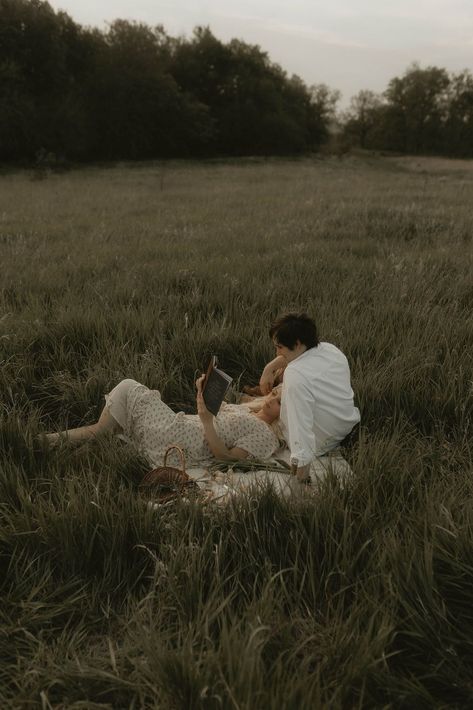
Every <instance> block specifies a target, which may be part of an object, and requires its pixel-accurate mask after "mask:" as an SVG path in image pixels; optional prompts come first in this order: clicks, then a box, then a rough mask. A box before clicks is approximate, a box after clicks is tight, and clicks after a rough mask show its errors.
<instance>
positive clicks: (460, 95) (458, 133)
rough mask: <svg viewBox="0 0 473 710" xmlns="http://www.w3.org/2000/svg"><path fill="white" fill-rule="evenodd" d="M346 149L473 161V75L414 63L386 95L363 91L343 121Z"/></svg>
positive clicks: (393, 82)
mask: <svg viewBox="0 0 473 710" xmlns="http://www.w3.org/2000/svg"><path fill="white" fill-rule="evenodd" d="M342 124H343V138H344V140H345V143H346V144H347V145H358V146H360V147H361V148H367V149H376V150H391V151H396V152H399V153H410V154H424V155H429V154H430V155H446V156H452V157H464V158H471V157H473V76H472V74H471V73H470V72H469V71H467V70H465V71H463V72H460V73H458V74H452V73H448V72H447V71H446V70H445V69H439V68H438V67H428V68H426V69H421V68H420V67H419V66H418V65H417V64H413V65H412V66H411V67H409V68H408V69H407V71H406V72H405V74H404V75H403V76H402V77H396V78H394V79H392V80H391V81H390V82H389V85H388V88H387V89H386V91H385V92H384V93H383V94H375V93H373V92H372V91H360V93H359V94H357V96H355V97H353V98H352V100H351V105H350V109H349V110H348V111H347V112H346V114H345V115H344V116H343V117H342Z"/></svg>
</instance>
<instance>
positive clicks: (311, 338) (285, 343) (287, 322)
mask: <svg viewBox="0 0 473 710" xmlns="http://www.w3.org/2000/svg"><path fill="white" fill-rule="evenodd" d="M269 336H270V338H271V339H272V341H273V343H274V345H275V348H276V352H277V353H278V355H283V357H284V358H285V359H286V360H287V362H291V361H292V360H294V359H295V358H296V357H299V355H302V353H303V352H305V351H306V350H309V348H314V347H316V346H317V345H318V344H319V338H318V335H317V326H316V325H315V323H314V321H313V320H312V318H309V316H308V315H307V314H306V313H285V314H284V315H282V316H280V317H279V318H277V319H276V320H275V321H274V322H273V323H272V324H271V327H270V329H269Z"/></svg>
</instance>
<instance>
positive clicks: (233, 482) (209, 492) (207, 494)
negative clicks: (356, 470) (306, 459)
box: [187, 448, 351, 505]
mask: <svg viewBox="0 0 473 710" xmlns="http://www.w3.org/2000/svg"><path fill="white" fill-rule="evenodd" d="M289 458H290V454H289V450H288V449H286V448H284V449H279V451H277V452H276V454H275V456H274V458H273V459H271V460H269V461H268V468H267V469H265V468H255V469H251V468H250V469H249V470H248V469H247V470H243V469H242V468H241V465H240V468H238V462H237V463H235V464H232V465H231V466H229V467H228V468H225V469H224V470H215V468H214V467H212V466H209V467H205V466H201V467H193V468H188V469H187V473H188V474H189V476H190V477H191V478H192V479H193V480H194V481H195V482H196V483H197V485H198V486H199V488H200V489H201V492H202V494H203V497H204V499H205V500H206V501H207V502H211V503H216V504H218V505H225V504H226V503H228V502H229V501H230V500H231V499H232V498H233V497H234V496H238V495H241V494H245V493H249V492H250V491H257V490H258V489H261V490H262V489H264V488H266V487H267V486H271V487H272V488H273V490H274V491H275V492H276V493H277V494H278V495H280V496H282V497H284V498H291V497H298V498H300V497H306V496H307V495H313V494H314V493H316V491H317V488H318V485H319V484H320V482H321V481H323V480H325V479H326V478H327V477H328V476H335V477H336V478H337V480H339V481H340V483H341V484H342V485H343V484H344V483H345V481H346V480H347V478H348V477H349V476H350V474H351V468H350V465H349V463H348V461H347V460H346V459H345V458H344V457H343V456H342V452H341V451H340V449H336V450H335V451H333V452H330V453H329V454H327V455H326V456H323V457H321V458H318V459H315V460H314V461H313V462H312V464H311V468H310V483H311V485H305V484H301V483H300V482H299V481H298V480H297V479H296V477H295V476H294V475H292V474H291V472H290V470H289V468H288V466H289ZM284 464H285V465H284ZM285 466H286V467H285Z"/></svg>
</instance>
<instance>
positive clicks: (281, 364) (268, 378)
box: [259, 355, 287, 394]
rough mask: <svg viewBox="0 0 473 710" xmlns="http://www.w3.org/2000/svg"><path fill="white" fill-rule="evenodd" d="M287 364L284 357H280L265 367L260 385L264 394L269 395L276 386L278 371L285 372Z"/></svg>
mask: <svg viewBox="0 0 473 710" xmlns="http://www.w3.org/2000/svg"><path fill="white" fill-rule="evenodd" d="M286 365H287V362H286V360H285V358H284V357H283V356H282V355H278V356H277V357H275V358H274V360H271V362H268V364H267V365H265V367H264V370H263V372H262V374H261V377H260V381H259V385H260V387H261V391H262V393H263V394H269V393H270V392H271V390H272V388H273V385H274V379H275V377H276V373H277V372H278V370H284V368H285V367H286Z"/></svg>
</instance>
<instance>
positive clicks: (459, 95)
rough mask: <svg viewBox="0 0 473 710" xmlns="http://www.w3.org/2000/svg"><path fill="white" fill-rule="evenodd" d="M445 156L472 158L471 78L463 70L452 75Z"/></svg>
mask: <svg viewBox="0 0 473 710" xmlns="http://www.w3.org/2000/svg"><path fill="white" fill-rule="evenodd" d="M444 151H445V152H446V153H447V155H455V156H461V157H464V158H471V157H473V76H472V74H471V73H470V72H469V71H467V70H465V71H463V72H460V73H459V74H457V75H452V77H451V80H450V87H449V103H448V117H447V120H446V123H445V145H444Z"/></svg>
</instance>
